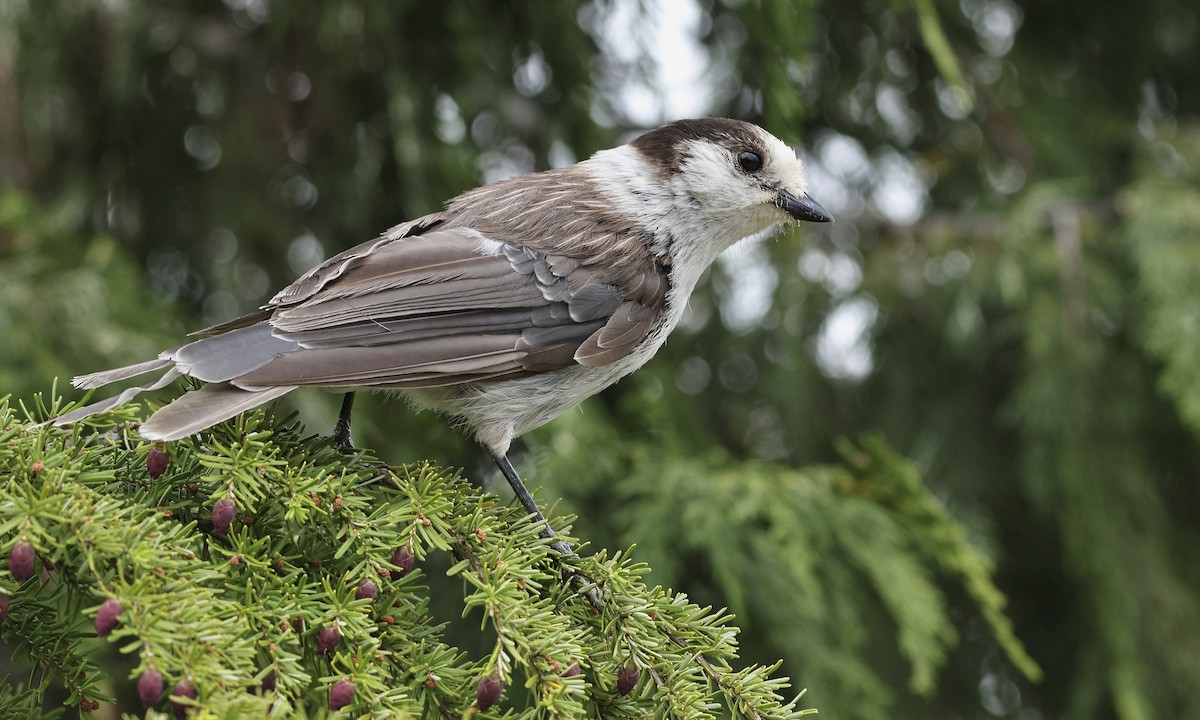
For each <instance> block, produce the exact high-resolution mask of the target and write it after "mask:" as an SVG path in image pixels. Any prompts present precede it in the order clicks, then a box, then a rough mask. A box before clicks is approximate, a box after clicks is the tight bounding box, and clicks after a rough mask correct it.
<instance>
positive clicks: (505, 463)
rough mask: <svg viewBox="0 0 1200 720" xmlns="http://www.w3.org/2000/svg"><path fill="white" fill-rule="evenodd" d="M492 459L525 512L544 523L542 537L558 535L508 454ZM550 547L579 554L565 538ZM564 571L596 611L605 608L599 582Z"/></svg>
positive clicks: (569, 554)
mask: <svg viewBox="0 0 1200 720" xmlns="http://www.w3.org/2000/svg"><path fill="white" fill-rule="evenodd" d="M492 459H493V460H495V461H496V464H497V465H499V466H500V472H501V473H503V474H504V478H505V479H506V480H508V484H509V486H511V487H512V489H513V492H514V493H516V495H517V499H518V500H520V501H521V507H523V508H525V512H527V513H529V514H530V515H533V516H534V517H536V518H537V519H538V521H539V522H541V523H542V533H541V534H542V537H544V538H555V537H558V535H556V534H555V532H554V530H553V529H551V528H550V523H548V522H546V516H545V515H543V514H542V511H541V509H540V508H538V506H537V503H536V502H534V500H533V496H532V495H530V494H529V491H528V490H527V489H525V483H524V482H522V481H521V476H520V475H518V474H517V470H516V468H514V467H513V466H512V463H511V462H509V460H508V456H506V455H500V454H499V453H492ZM550 547H552V548H554V550H555V552H557V553H558V554H559V555H560V556H561V557H564V558H578V555H576V554H575V550H574V548H572V547H571V543H569V542H566V541H565V540H555V541H554V542H553V543H551V544H550ZM563 572H564V575H569V576H570V579H571V582H572V583H573V584H574V585H575V586H576V587H578V588H580V589H581V590H584V595H585V596H586V597H587V599H588V602H590V603H591V604H592V608H593V609H594V610H595V611H596V612H599V611H600V610H601V609H603V607H604V602H603V601H602V600H600V594H599V592H597V590H596V586H597V584H596V582H595V581H594V580H592V579H591V578H589V577H588V576H586V575H584V574H583V573H580V572H576V571H574V570H566V569H564V571H563Z"/></svg>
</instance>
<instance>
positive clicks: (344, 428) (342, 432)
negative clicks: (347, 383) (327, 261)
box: [329, 392, 354, 448]
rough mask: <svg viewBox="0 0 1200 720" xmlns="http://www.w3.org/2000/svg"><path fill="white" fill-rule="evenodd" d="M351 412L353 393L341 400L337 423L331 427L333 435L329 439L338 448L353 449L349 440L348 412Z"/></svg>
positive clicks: (347, 394)
mask: <svg viewBox="0 0 1200 720" xmlns="http://www.w3.org/2000/svg"><path fill="white" fill-rule="evenodd" d="M352 410H354V393H352V392H348V393H346V396H345V397H343V398H342V410H341V412H339V413H338V419H337V423H336V424H334V426H333V435H331V436H330V438H329V439H330V440H333V442H334V444H336V445H338V446H339V447H344V448H352V447H354V442H353V441H351V440H350V412H351V411H352Z"/></svg>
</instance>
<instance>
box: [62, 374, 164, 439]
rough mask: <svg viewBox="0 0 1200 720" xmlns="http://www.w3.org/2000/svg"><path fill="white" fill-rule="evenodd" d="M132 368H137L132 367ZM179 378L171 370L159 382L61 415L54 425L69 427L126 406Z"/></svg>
mask: <svg viewBox="0 0 1200 720" xmlns="http://www.w3.org/2000/svg"><path fill="white" fill-rule="evenodd" d="M167 362H170V361H167ZM142 364H143V365H147V364H148V363H142ZM130 367H137V366H136V365H132V366H130ZM128 369H130V368H118V369H117V370H109V371H108V372H111V373H115V372H118V371H120V370H128ZM143 372H149V370H144V371H142V372H138V373H135V374H136V375H141V374H142V373H143ZM102 374H103V373H96V375H102ZM86 377H92V376H91V375H89V376H86ZM123 377H133V375H125V376H123ZM177 377H179V371H178V370H176V369H175V368H171V369H170V370H168V371H167V372H165V373H163V375H162V377H160V378H159V379H158V380H155V381H154V382H149V383H146V384H145V385H136V386H134V387H131V388H129V389H127V390H125V391H124V392H122V393H121V394H120V395H116V396H114V397H110V398H105V399H104V400H99V401H97V402H94V403H92V404H91V405H84V406H83V407H81V408H76V409H74V410H72V411H71V412H69V413H67V414H65V415H60V416H58V417H56V418H54V422H53V424H54V425H69V424H71V423H77V422H79V421H80V420H83V419H84V418H87V417H89V416H91V415H95V414H96V413H102V412H104V411H106V410H109V409H110V408H115V407H117V406H118V405H124V404H125V403H127V402H129V401H130V400H132V399H133V398H134V397H135V396H136V395H138V394H139V393H143V392H149V391H151V390H161V389H162V388H165V387H166V386H167V385H170V384H171V383H172V382H174V381H175V378H177ZM76 379H78V378H76ZM117 379H121V378H117ZM107 382H114V380H109V381H107ZM100 384H101V385H104V384H107V383H100Z"/></svg>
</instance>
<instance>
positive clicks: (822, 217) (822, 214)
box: [775, 190, 833, 222]
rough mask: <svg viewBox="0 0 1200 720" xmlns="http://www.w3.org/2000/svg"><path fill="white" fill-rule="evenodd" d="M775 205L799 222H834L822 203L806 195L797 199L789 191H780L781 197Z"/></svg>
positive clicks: (777, 198) (776, 200) (776, 199)
mask: <svg viewBox="0 0 1200 720" xmlns="http://www.w3.org/2000/svg"><path fill="white" fill-rule="evenodd" d="M775 204H776V205H778V206H779V207H781V208H783V209H784V210H787V211H788V214H789V215H791V216H792V217H794V218H796V219H797V220H805V221H807V222H833V216H832V215H830V214H829V211H828V210H826V209H825V208H823V207H821V203H819V202H817V201H816V200H813V199H812V198H810V197H809V196H808V193H804V194H803V195H801V196H800V197H796V196H795V195H793V194H792V193H790V192H788V191H787V190H780V191H779V196H778V197H776V198H775Z"/></svg>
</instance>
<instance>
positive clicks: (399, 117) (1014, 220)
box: [0, 0, 1200, 720]
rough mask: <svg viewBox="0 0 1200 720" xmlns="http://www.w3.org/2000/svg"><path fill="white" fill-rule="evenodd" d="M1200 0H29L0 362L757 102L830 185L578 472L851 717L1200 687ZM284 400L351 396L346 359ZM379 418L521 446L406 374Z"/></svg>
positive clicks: (5, 222)
mask: <svg viewBox="0 0 1200 720" xmlns="http://www.w3.org/2000/svg"><path fill="white" fill-rule="evenodd" d="M1198 23H1200V10H1198V9H1197V8H1196V7H1195V4H1194V3H1191V2H1186V1H1185V0H1152V2H1149V3H1142V4H1130V3H1118V2H1113V1H1112V0H1102V1H1101V2H1083V1H1082V0H1068V1H1066V2H1056V3H1052V4H1051V3H1017V2H1013V1H1012V0H960V1H959V2H957V3H952V2H938V3H935V2H933V0H894V1H893V2H886V1H884V0H861V1H859V2H842V3H833V2H829V3H814V2H769V1H768V0H758V1H756V0H736V1H734V0H672V1H670V2H662V3H655V2H650V1H649V0H645V1H643V2H639V1H638V0H608V1H606V0H594V1H592V2H583V1H580V0H573V1H570V2H568V1H561V2H554V3H548V2H534V1H533V0H528V1H525V2H508V3H497V2H481V1H479V0H466V1H463V2H453V3H450V2H444V3H429V2H420V1H417V0H332V1H330V2H323V3H285V2H275V3H270V2H268V1H267V0H225V2H224V3H223V4H222V3H211V2H198V1H196V0H187V1H185V2H175V3H163V2H153V1H152V0H124V2H99V1H95V2H92V1H76V2H37V3H34V2H28V1H27V0H4V1H3V2H0V183H2V185H0V298H2V301H0V337H2V338H3V342H0V392H3V393H12V394H13V395H14V397H16V398H29V397H31V396H32V395H33V393H35V392H38V391H45V390H48V389H49V388H50V385H51V382H52V381H53V379H54V378H55V377H58V378H60V383H59V385H60V389H61V388H62V387H63V385H64V382H63V381H65V379H66V378H68V377H70V376H71V375H74V374H77V373H80V372H87V371H92V370H96V369H100V368H105V367H111V366H114V365H118V364H122V363H127V362H133V361H137V360H141V359H145V358H146V357H148V356H150V355H151V354H153V353H155V352H157V350H159V349H161V348H162V347H167V346H170V345H173V344H176V343H178V342H179V341H180V338H181V337H182V336H183V334H184V333H186V332H188V331H191V330H194V329H196V328H197V327H200V326H202V325H203V324H205V323H210V322H217V321H220V320H224V319H227V318H230V317H232V316H234V315H235V314H238V313H240V312H243V311H247V310H249V309H251V308H253V307H255V306H257V305H258V304H260V303H262V302H264V301H265V300H266V299H267V298H268V297H270V295H271V294H273V293H274V291H275V290H276V289H278V288H279V287H281V286H282V285H283V284H285V283H287V282H288V281H290V280H291V279H292V278H294V277H295V276H296V275H297V274H299V273H301V272H303V271H304V270H305V269H307V268H308V267H310V266H311V265H313V264H315V263H316V262H317V261H319V260H320V259H322V258H323V257H325V256H327V255H329V254H332V253H334V252H336V251H338V250H340V249H342V248H344V247H347V246H350V245H352V244H355V243H357V242H360V241H362V240H364V239H366V238H369V237H372V236H373V235H375V234H377V233H379V232H380V231H381V230H383V229H385V228H387V227H389V226H390V225H393V224H395V223H397V222H399V221H401V220H403V219H406V218H411V217H415V216H417V215H420V214H423V213H427V212H430V211H432V210H435V209H436V208H437V207H438V206H439V204H440V203H441V202H443V201H444V200H446V199H448V198H450V197H452V196H454V195H455V194H457V193H459V192H461V191H463V190H466V189H468V188H471V187H473V186H475V185H477V184H479V183H480V182H485V181H489V180H495V179H497V178H500V177H504V176H508V175H512V174H516V173H523V172H528V171H532V170H538V169H543V168H546V167H550V166H554V165H561V164H567V163H571V162H574V161H576V160H578V159H582V158H585V157H587V156H588V155H590V154H591V153H592V152H594V151H596V150H598V149H601V148H604V147H609V146H612V145H614V144H616V143H619V142H622V141H624V140H626V139H628V138H629V137H631V136H632V135H633V134H635V133H636V132H637V131H638V130H640V129H644V128H647V127H651V126H654V125H657V124H659V123H660V122H663V121H666V120H670V119H674V118H675V117H676V116H678V115H682V114H687V115H702V114H711V115H727V116H732V117H739V118H744V119H747V120H751V121H754V122H758V123H760V124H762V125H764V126H765V127H766V128H768V129H769V130H770V131H771V132H773V133H775V134H776V135H778V136H779V137H781V138H783V139H784V140H786V141H788V142H791V143H794V144H796V145H797V146H798V147H800V148H802V150H801V152H802V154H803V157H804V158H805V160H806V162H807V164H808V167H809V169H810V181H811V193H812V194H813V196H814V197H816V198H817V199H818V200H819V201H821V202H822V203H823V204H824V205H825V206H826V207H828V208H829V209H830V210H831V211H832V212H833V213H834V215H835V216H836V217H837V223H836V224H835V225H834V226H832V227H830V228H816V229H814V228H806V229H805V230H804V231H803V232H791V231H789V232H787V233H784V234H783V235H782V236H781V237H779V238H778V239H776V240H772V241H769V242H767V243H764V244H759V245H756V246H753V247H748V248H741V249H739V250H736V251H734V252H733V253H732V254H731V255H730V256H729V257H726V258H723V260H722V262H721V263H720V264H719V265H718V266H716V267H715V268H714V271H713V272H712V273H711V276H710V277H709V278H708V280H707V281H706V282H704V283H703V284H702V286H701V289H700V291H699V292H698V293H697V296H696V297H695V298H694V301H693V303H692V307H691V310H690V311H689V314H688V316H687V318H686V319H685V322H684V324H683V326H682V327H681V329H680V331H679V332H677V334H676V336H675V337H673V338H672V340H671V341H670V342H669V343H668V344H667V346H666V348H665V349H664V350H663V352H661V353H660V355H659V357H658V358H656V359H655V361H654V362H653V363H652V364H651V365H650V366H648V367H647V368H645V369H644V370H643V371H642V372H640V373H638V374H636V375H635V376H633V377H631V378H629V379H627V380H626V381H624V382H622V383H621V384H619V385H618V386H617V387H615V388H613V389H612V390H611V391H609V392H607V393H605V394H604V395H603V396H600V397H598V398H595V399H592V400H590V401H588V402H587V403H585V404H584V406H583V408H582V410H580V411H573V412H571V413H568V414H567V415H566V416H564V417H563V418H561V419H559V420H558V421H556V422H555V423H552V424H551V425H549V426H547V427H545V428H543V429H541V430H539V431H537V432H536V433H533V434H532V435H531V436H529V437H528V438H527V439H526V440H525V441H524V442H523V443H522V445H521V446H522V447H523V448H524V449H525V452H524V454H523V456H522V457H521V462H520V463H519V465H521V466H522V469H523V472H524V473H526V476H527V477H528V478H530V479H531V483H532V484H533V485H535V486H536V485H540V486H541V488H542V489H541V491H540V493H539V497H540V498H541V499H542V501H543V502H544V503H549V502H550V501H551V500H552V499H554V498H559V497H562V498H563V500H562V501H561V502H560V503H559V504H558V505H557V506H556V507H555V511H556V512H558V513H575V514H580V515H581V517H580V519H579V521H578V522H577V523H576V532H577V534H578V535H580V536H581V537H583V538H587V539H589V540H590V541H591V542H592V543H593V544H594V545H595V546H600V547H609V548H620V547H624V546H627V545H629V544H631V543H637V544H638V546H639V551H638V552H639V553H640V554H641V556H642V557H644V558H645V559H647V560H648V561H649V562H650V564H651V565H652V566H653V567H654V575H653V576H652V577H651V580H652V581H655V582H660V583H663V584H664V585H670V586H673V587H676V588H679V589H683V590H686V591H687V592H689V593H690V594H691V595H692V596H693V597H695V598H697V599H698V600H699V601H701V602H702V603H705V602H707V603H715V604H718V605H728V606H729V607H730V608H731V609H732V610H733V611H734V612H735V613H736V614H737V615H738V616H739V620H738V623H739V625H741V626H742V627H743V628H744V630H745V635H744V636H743V650H744V652H745V654H746V655H747V656H748V657H749V659H751V660H754V661H763V662H769V661H771V660H773V659H774V658H778V657H782V658H783V659H784V661H785V665H784V670H785V672H786V673H787V674H789V675H791V676H792V677H793V678H795V680H796V683H797V685H798V686H800V687H805V686H806V687H808V688H809V689H810V694H809V695H808V696H807V697H806V699H805V702H806V703H807V704H810V705H813V706H816V707H818V708H820V709H821V711H822V713H823V716H825V717H830V718H838V719H842V718H845V719H850V718H864V719H874V718H884V717H943V718H955V717H959V718H987V717H1004V718H1019V719H1020V720H1041V719H1042V718H1046V719H1049V718H1079V719H1083V718H1119V719H1120V720H1143V719H1150V718H1159V717H1162V718H1167V717H1180V718H1182V717H1200V690H1198V689H1197V682H1196V679H1197V678H1200V552H1197V548H1200V524H1198V523H1197V522H1196V518H1198V517H1200V484H1198V483H1197V474H1198V473H1200V305H1198V303H1200V299H1198V298H1200V242H1197V240H1200V123H1198V120H1200V93H1197V92H1196V90H1197V86H1196V78H1198V77H1200V37H1198V33H1200V25H1198ZM290 401H291V402H295V403H296V407H298V408H299V409H300V411H301V415H302V418H304V420H305V422H306V423H307V424H308V426H309V427H310V428H312V429H320V430H321V431H324V430H325V428H326V427H331V426H332V421H333V418H334V415H335V412H336V402H337V399H336V398H335V397H334V396H332V395H326V394H322V393H319V392H315V391H314V392H306V393H298V394H296V397H295V399H294V400H290ZM355 430H356V439H357V441H358V443H359V444H360V445H366V446H370V447H373V448H376V449H377V451H378V452H379V454H380V455H381V457H382V458H384V459H385V460H388V461H390V462H406V461H414V460H417V459H421V458H430V459H432V460H435V461H438V462H441V463H444V464H447V465H450V466H464V467H466V469H467V471H468V474H469V475H471V476H473V477H477V478H484V479H486V481H487V483H488V484H489V486H494V487H496V488H497V490H499V489H500V487H501V486H502V481H500V480H498V475H497V474H496V473H495V472H494V471H493V470H492V469H491V467H490V466H489V465H488V463H487V462H486V459H485V458H484V457H483V455H482V453H481V452H480V451H479V450H478V449H477V448H475V447H474V446H473V445H472V444H471V443H470V442H469V441H468V440H465V439H463V438H461V437H459V436H458V435H457V434H456V433H454V432H453V431H451V430H449V429H448V428H447V427H446V425H445V423H444V422H442V421H440V420H439V419H437V418H432V417H416V416H413V415H412V414H411V413H409V412H407V410H406V409H404V408H402V407H400V406H398V404H397V403H395V402H394V401H386V400H384V399H383V398H381V397H372V398H370V399H364V400H362V401H360V403H359V407H358V409H357V411H356V423H355ZM866 434H870V437H866ZM843 438H850V439H852V440H853V441H855V442H856V443H857V447H858V448H859V449H855V448H847V446H846V445H845V444H844V443H843V441H842V439H843ZM864 438H865V439H864ZM889 448H890V449H889ZM893 452H894V453H896V454H898V455H899V456H904V457H907V458H911V460H912V465H911V466H909V465H906V464H905V463H903V462H901V461H900V460H899V459H898V458H897V457H894V456H893V455H892V453H893ZM843 458H844V459H845V460H846V462H849V463H851V464H853V463H855V462H859V463H865V465H863V467H864V468H865V469H864V470H863V473H862V474H863V476H864V477H867V476H869V475H870V474H871V472H870V467H874V465H872V463H879V462H884V461H886V462H887V463H891V466H892V467H894V468H898V469H897V470H894V471H889V472H890V473H891V474H892V475H893V476H896V477H902V478H909V477H910V474H911V478H915V477H916V476H917V475H919V476H920V477H921V478H922V480H923V482H924V483H925V485H926V486H927V487H928V488H930V489H931V491H932V492H933V493H934V495H936V496H937V497H938V498H940V499H941V501H942V502H943V503H944V504H945V507H946V511H947V512H948V513H949V516H950V517H952V518H953V519H954V521H956V522H955V523H954V527H955V528H957V529H958V530H963V529H965V532H966V534H967V536H968V537H969V539H970V541H971V542H972V543H973V544H974V545H975V546H976V547H978V548H981V549H982V550H983V551H984V553H985V554H986V555H987V556H988V557H989V558H990V559H991V561H992V562H993V563H994V572H995V576H994V577H995V580H996V583H997V585H998V586H999V588H1000V589H1001V591H1002V592H1003V593H1004V594H1005V595H1006V596H1007V597H1008V599H1009V605H1008V607H1007V611H1006V612H1007V614H1008V615H1009V617H1010V618H1011V620H1012V622H1013V627H1014V631H1015V633H1016V635H1017V636H1018V637H1019V638H1020V639H1021V640H1022V641H1023V642H1024V643H1025V646H1026V648H1027V649H1028V651H1029V653H1030V655H1032V657H1033V658H1034V659H1035V660H1036V661H1037V662H1038V663H1039V664H1040V666H1041V668H1042V669H1043V671H1044V675H1045V676H1044V678H1043V679H1042V680H1041V682H1033V681H1030V680H1028V679H1026V678H1025V677H1023V676H1022V674H1021V672H1019V670H1018V669H1017V667H1015V666H1014V664H1013V663H1012V662H1010V661H1009V660H1008V659H1006V653H1005V652H1004V649H1003V647H1002V645H1003V644H1004V642H1005V641H1004V640H1003V638H1002V634H1001V635H1000V636H998V635H997V634H996V633H994V632H991V631H989V630H988V623H987V621H986V618H984V617H983V615H985V614H986V612H985V613H983V614H981V612H980V610H979V606H978V603H977V602H975V600H973V599H972V596H973V595H975V594H977V593H974V592H972V591H969V590H964V585H963V583H962V582H961V578H958V576H957V574H956V573H957V571H956V569H955V566H954V564H953V562H949V561H947V559H946V558H945V557H944V556H942V555H939V551H938V550H937V549H936V548H935V547H934V546H933V545H930V544H929V542H930V538H931V537H933V536H932V535H930V534H928V533H926V534H923V531H922V530H921V528H922V527H925V528H926V529H928V528H930V527H934V526H935V525H936V526H937V527H942V528H943V529H945V528H944V527H943V526H944V523H943V524H942V525H937V523H932V521H931V523H932V524H930V523H926V524H925V525H922V524H921V522H919V521H918V520H919V519H920V518H926V519H928V518H930V517H934V516H936V512H934V511H933V510H929V509H928V508H924V507H922V508H918V509H917V510H914V509H913V507H912V506H911V503H910V504H909V506H905V505H903V502H901V501H903V498H905V497H910V496H912V493H911V492H909V495H905V494H904V493H905V492H908V491H896V493H897V494H894V495H886V493H888V492H891V491H890V490H887V488H886V487H885V488H884V489H883V490H880V487H882V486H880V485H877V484H871V483H869V482H865V481H864V482H863V483H860V484H855V483H849V484H847V483H838V482H831V483H829V484H825V485H822V484H821V483H819V482H813V477H814V474H813V472H811V470H812V469H813V468H814V467H818V468H819V467H824V466H828V465H829V464H831V463H837V462H839V461H841V460H842V459H843ZM799 469H808V470H809V472H804V473H800V472H797V471H798V470H799ZM818 474H819V473H818ZM911 478H910V479H911ZM902 484H903V483H902ZM872 492H875V493H881V492H882V493H884V494H885V495H886V497H895V498H900V500H897V505H896V513H895V514H894V515H881V514H879V513H875V514H872V513H871V512H866V511H864V509H863V507H862V504H861V503H858V502H857V500H856V498H858V497H860V496H861V495H863V494H869V493H872ZM910 499H911V497H910ZM885 500H886V498H885ZM904 502H907V501H904ZM885 504H886V502H885ZM906 507H907V509H905V508H906ZM930 513H933V514H932V515H931V514H930ZM897 518H900V519H897ZM904 518H908V521H903V519H904ZM914 518H917V520H914ZM939 532H940V530H939ZM931 548H933V549H931ZM921 558H924V560H922V559H921ZM931 558H932V559H936V560H937V562H931ZM956 578H957V579H956ZM976 590H977V588H976ZM998 637H1000V639H997V638H998Z"/></svg>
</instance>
